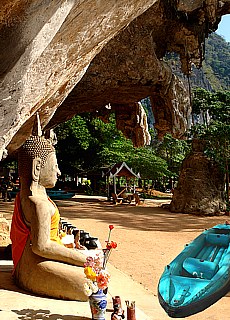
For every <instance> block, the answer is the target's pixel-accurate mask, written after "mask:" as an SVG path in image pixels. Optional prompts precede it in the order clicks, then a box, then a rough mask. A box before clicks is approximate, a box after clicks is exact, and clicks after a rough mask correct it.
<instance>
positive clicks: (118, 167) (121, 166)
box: [106, 162, 140, 199]
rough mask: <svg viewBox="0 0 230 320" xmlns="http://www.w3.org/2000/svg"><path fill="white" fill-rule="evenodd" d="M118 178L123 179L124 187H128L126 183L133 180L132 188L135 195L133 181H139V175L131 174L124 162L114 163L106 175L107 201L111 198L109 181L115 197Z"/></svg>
mask: <svg viewBox="0 0 230 320" xmlns="http://www.w3.org/2000/svg"><path fill="white" fill-rule="evenodd" d="M120 177H125V180H126V186H125V188H126V189H127V187H128V182H129V181H130V180H131V179H132V178H133V179H134V185H133V186H132V187H133V193H135V180H138V179H140V174H139V173H137V174H136V173H135V172H133V170H132V168H129V166H128V165H127V164H126V163H125V162H119V163H116V164H115V165H114V166H113V167H112V168H111V169H110V170H109V171H108V172H107V173H106V178H107V190H108V199H109V198H110V196H111V189H110V187H111V180H112V181H113V190H112V192H113V193H114V194H115V195H117V180H119V178H120Z"/></svg>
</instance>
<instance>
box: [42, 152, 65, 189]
mask: <svg viewBox="0 0 230 320" xmlns="http://www.w3.org/2000/svg"><path fill="white" fill-rule="evenodd" d="M59 175H61V172H60V170H59V168H58V163H57V158H56V154H55V153H54V152H52V153H50V154H49V155H48V158H47V161H46V163H45V166H44V167H43V168H41V171H40V176H39V184H40V185H42V186H43V187H45V188H53V187H54V186H55V184H56V182H57V178H58V176H59Z"/></svg>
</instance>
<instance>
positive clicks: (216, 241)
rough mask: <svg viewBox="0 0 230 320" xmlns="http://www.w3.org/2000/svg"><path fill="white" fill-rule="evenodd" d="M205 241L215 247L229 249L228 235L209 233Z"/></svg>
mask: <svg viewBox="0 0 230 320" xmlns="http://www.w3.org/2000/svg"><path fill="white" fill-rule="evenodd" d="M205 240H206V242H207V243H209V244H211V245H214V246H221V247H228V245H229V236H228V235H227V234H216V233H209V234H206V237H205Z"/></svg>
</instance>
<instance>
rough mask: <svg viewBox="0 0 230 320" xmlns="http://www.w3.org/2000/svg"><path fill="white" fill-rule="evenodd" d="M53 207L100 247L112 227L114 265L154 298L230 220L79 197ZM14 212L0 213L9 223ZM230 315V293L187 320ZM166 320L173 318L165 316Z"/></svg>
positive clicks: (154, 204) (222, 318) (9, 207)
mask: <svg viewBox="0 0 230 320" xmlns="http://www.w3.org/2000/svg"><path fill="white" fill-rule="evenodd" d="M55 202H56V203H57V205H58V207H59V210H60V213H61V216H62V217H63V218H66V219H68V220H69V221H70V222H72V223H73V224H74V225H75V226H76V227H78V228H79V229H85V230H87V231H88V232H90V234H91V235H92V236H96V237H98V238H99V239H100V241H101V243H102V245H103V244H104V243H105V240H106V239H107V236H108V230H109V228H108V226H109V225H110V224H113V225H114V227H115V228H114V230H113V231H112V236H111V240H114V241H116V242H117V244H118V248H117V249H116V250H114V252H112V254H111V257H110V263H111V264H112V265H114V266H115V267H116V268H118V269H119V270H121V271H122V272H124V273H126V274H128V275H130V276H131V277H132V278H133V279H134V280H135V281H136V282H138V283H141V284H142V285H143V286H144V287H145V288H146V289H147V290H148V291H149V292H151V293H153V295H154V296H157V285H158V281H159V278H160V276H161V274H162V272H163V269H164V267H165V265H167V264H168V263H169V262H171V260H172V259H173V258H174V257H175V256H176V255H177V254H178V253H179V252H180V251H181V250H182V249H183V248H184V245H185V244H186V243H189V242H190V241H192V240H193V239H194V238H195V237H196V236H197V235H198V234H199V233H200V232H202V231H203V230H204V229H205V228H210V227H212V226H214V225H216V224H218V223H224V222H225V221H226V220H227V219H226V218H228V217H225V216H222V217H208V218H206V217H195V216H191V215H185V214H173V213H170V212H169V211H168V210H166V209H163V208H161V207H160V206H161V204H162V203H168V201H167V200H165V201H156V200H151V201H150V200H146V201H145V203H144V205H141V206H137V207H136V206H134V205H117V206H116V205H113V204H110V203H108V202H107V201H105V200H102V199H101V200H100V199H99V200H98V199H94V198H92V197H81V196H77V197H75V198H74V199H72V200H69V201H60V200H58V201H55ZM12 207H13V204H12V203H7V204H3V203H0V210H1V211H0V212H2V211H4V215H5V216H7V217H8V218H9V219H10V216H11V213H10V210H12ZM11 212H12V211H11ZM229 220H230V218H229ZM159 308H161V307H160V306H159ZM229 314H230V293H229V294H228V295H227V296H225V297H224V298H222V299H221V300H219V301H218V302H217V303H215V304H214V305H213V306H211V307H210V308H208V309H206V310H205V311H203V312H201V313H199V314H197V315H194V316H191V317H188V318H189V319H191V320H192V319H194V320H195V319H198V318H199V319H200V320H227V319H230V315H229ZM164 319H170V318H169V317H168V316H167V315H165V318H164ZM153 320H162V319H158V318H156V319H153Z"/></svg>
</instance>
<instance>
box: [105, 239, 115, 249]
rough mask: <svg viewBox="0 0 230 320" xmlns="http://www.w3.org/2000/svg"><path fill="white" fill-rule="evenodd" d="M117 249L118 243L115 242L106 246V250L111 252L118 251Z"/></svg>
mask: <svg viewBox="0 0 230 320" xmlns="http://www.w3.org/2000/svg"><path fill="white" fill-rule="evenodd" d="M116 247H117V243H116V242H114V241H111V242H108V243H107V244H106V249H109V250H111V249H116Z"/></svg>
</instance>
